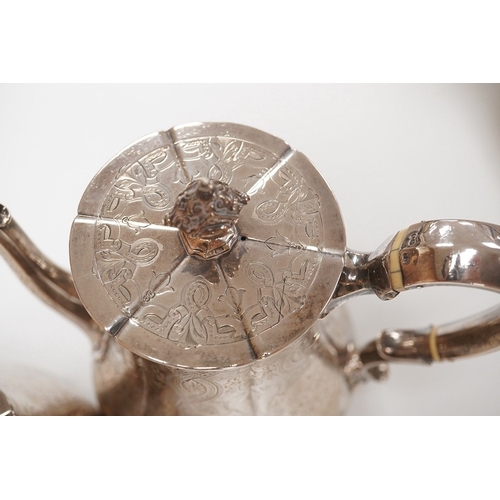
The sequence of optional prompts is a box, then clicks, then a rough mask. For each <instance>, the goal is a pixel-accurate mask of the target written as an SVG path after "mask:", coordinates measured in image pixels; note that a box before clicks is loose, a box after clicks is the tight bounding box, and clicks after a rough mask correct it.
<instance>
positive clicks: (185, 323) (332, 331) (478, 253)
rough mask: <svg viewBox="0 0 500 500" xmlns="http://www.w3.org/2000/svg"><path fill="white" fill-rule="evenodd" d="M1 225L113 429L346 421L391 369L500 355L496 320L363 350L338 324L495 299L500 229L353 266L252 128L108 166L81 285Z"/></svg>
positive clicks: (173, 133) (417, 235)
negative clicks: (227, 418)
mask: <svg viewBox="0 0 500 500" xmlns="http://www.w3.org/2000/svg"><path fill="white" fill-rule="evenodd" d="M0 208H1V210H0V250H2V253H3V254H4V255H5V256H6V258H7V260H8V261H9V263H10V264H11V265H12V267H13V268H14V270H15V271H16V272H17V273H18V274H19V275H20V277H21V278H22V279H23V280H24V281H25V282H26V283H27V284H28V285H29V286H30V288H31V289H32V290H33V291H34V292H35V293H37V294H38V295H39V296H40V297H41V298H42V299H43V300H44V301H45V302H47V303H48V304H49V305H51V306H52V307H54V308H55V309H56V310H58V311H59V312H61V313H63V314H65V315H66V316H67V317H69V318H70V319H71V320H73V321H74V322H75V323H77V324H78V325H79V326H80V327H82V328H83V329H84V330H85V331H86V332H87V333H88V335H89V338H90V339H91V341H92V344H93V348H94V359H95V366H94V374H95V385H96V390H97V394H98V399H99V405H100V409H99V412H100V413H102V414H104V415H336V414H340V413H342V412H343V411H344V410H345V405H346V402H347V400H348V396H349V393H350V391H351V390H352V388H353V387H355V386H356V385H357V384H358V383H359V382H361V381H364V380H367V379H370V378H375V379H378V380H380V379H384V378H385V377H386V376H387V372H388V364H389V363H391V362H397V361H408V362H417V363H432V362H438V361H442V360H446V359H454V358H457V357H462V356H468V355H472V354H478V353H483V352H489V351H491V350H494V349H496V348H497V347H498V346H499V345H500V328H499V327H500V308H498V307H496V308H494V309H492V310H490V311H487V312H485V313H481V314H480V315H478V316H476V317H474V318H471V319H469V320H466V321H459V322H456V323H453V324H449V325H445V326H431V327H429V328H427V329H424V330H395V329H391V330H385V331H383V332H382V333H381V334H380V335H379V336H378V337H377V338H376V339H374V340H373V341H372V342H370V343H369V344H368V345H366V346H365V347H363V348H362V349H358V348H357V347H356V346H355V344H354V342H353V339H352V338H351V337H350V334H349V332H350V328H349V320H348V318H347V316H346V315H345V311H344V309H343V308H342V307H339V306H341V305H342V304H343V303H344V302H346V301H347V300H348V299H350V298H353V297H357V296H359V295H363V294H375V295H377V296H378V297H379V298H380V299H382V300H389V299H392V298H394V297H396V296H397V295H398V294H399V293H400V292H402V291H405V290H410V289H414V288H420V287H423V286H427V285H437V284H456V285H465V286H472V287H477V288H484V289H489V290H493V291H498V290H499V287H500V226H495V225H492V224H488V223H483V222H475V221H467V220H434V221H424V222H419V223H417V224H414V225H412V226H410V227H408V228H406V229H403V230H402V231H400V232H398V233H397V234H396V235H394V236H392V237H391V238H389V239H388V240H387V241H386V242H385V243H384V244H383V245H381V246H380V247H379V249H378V250H376V251H374V252H372V253H362V252H355V251H352V250H349V249H347V247H346V236H345V230H344V225H343V222H342V218H341V214H340V210H339V207H338V204H337V201H336V200H335V197H334V195H333V194H332V192H331V190H330V188H329V187H328V186H327V184H326V183H325V181H324V180H323V178H322V177H321V175H320V174H319V173H318V171H317V170H316V169H315V168H314V166H313V165H312V163H311V162H310V161H309V160H308V159H307V158H306V157H305V156H304V155H303V154H301V153H299V152H298V151H296V150H294V149H292V148H291V147H290V146H289V145H288V144H286V143H285V142H284V141H282V140H280V139H278V138H276V137H273V136H271V135H269V134H267V133H265V132H262V131H259V130H256V129H253V128H250V127H247V126H243V125H236V124H228V123H195V124H188V125H182V126H178V127H174V128H172V129H170V130H168V131H162V132H158V133H155V134H151V135H149V136H147V137H145V138H143V139H140V140H139V141H137V142H135V143H133V144H131V145H130V146H129V147H127V148H126V149H124V150H123V151H122V152H120V153H119V154H118V155H117V156H115V157H114V158H113V159H112V160H111V161H109V162H108V163H107V164H106V165H105V166H104V167H103V169H102V170H101V171H100V172H99V173H98V174H97V175H96V176H95V177H94V179H93V180H92V181H91V183H90V185H89V186H88V188H87V190H86V191H85V193H84V195H83V197H82V199H81V202H80V205H79V207H78V215H77V217H76V219H75V221H74V223H73V226H72V230H71V236H70V261H71V274H69V273H67V272H66V271H64V270H62V269H60V268H59V267H58V266H56V265H55V264H53V263H52V262H50V260H48V259H47V258H46V257H45V256H44V255H43V254H42V253H41V252H40V251H39V250H38V249H37V248H36V247H35V246H34V245H33V243H32V242H31V241H30V240H29V239H28V237H27V236H26V235H25V234H24V233H23V231H22V230H21V228H20V227H19V226H18V224H17V223H16V222H15V220H14V219H13V218H12V216H11V214H10V212H9V211H8V210H7V209H6V208H5V207H3V206H0ZM0 389H2V386H1V380H0ZM8 398H9V394H8V393H7V392H5V394H4V400H5V401H8ZM13 399H14V397H13Z"/></svg>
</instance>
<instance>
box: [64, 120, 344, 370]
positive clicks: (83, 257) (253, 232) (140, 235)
mask: <svg viewBox="0 0 500 500" xmlns="http://www.w3.org/2000/svg"><path fill="white" fill-rule="evenodd" d="M344 252H345V233H344V226H343V223H342V219H341V215H340V210H339V207H338V205H337V202H336V200H335V198H334V196H333V194H332V192H331V190H330V188H329V187H328V185H327V184H326V182H325V181H324V180H323V178H322V177H321V175H320V174H319V173H318V171H317V170H316V169H315V168H314V166H313V165H312V163H311V162H310V161H309V160H308V159H307V158H306V157H305V156H304V155H303V154H301V153H299V152H298V151H296V150H294V149H291V148H290V146H288V145H287V144H286V143H285V142H283V141H282V140H280V139H278V138H276V137H273V136H271V135H269V134H267V133H264V132H262V131H259V130H256V129H254V128H251V127H247V126H243V125H236V124H228V123H194V124H188V125H181V126H178V127H174V128H172V129H170V130H168V131H162V132H158V133H154V134H151V135H149V136H147V137H145V138H143V139H140V140H139V141H137V142H135V143H133V144H131V145H130V146H129V147H127V148H126V149H125V150H123V151H122V152H121V153H119V154H118V155H117V156H115V157H114V158H113V159H112V160H111V161H109V162H108V163H107V164H106V165H105V166H104V167H103V168H102V170H101V171H100V172H99V173H98V174H97V175H96V176H95V177H94V179H93V180H92V181H91V183H90V185H89V186H88V188H87V190H86V191H85V193H84V195H83V197H82V200H81V202H80V205H79V208H78V215H77V217H76V219H75V221H74V223H73V226H72V229H71V238H70V260H71V269H72V274H73V278H74V281H75V285H76V288H77V290H78V293H79V295H80V298H81V300H82V302H83V304H84V306H85V307H86V309H87V310H88V312H89V314H90V315H91V316H92V317H93V318H94V319H95V321H97V322H98V323H99V324H100V325H101V326H102V327H103V328H105V329H106V330H107V331H108V332H109V333H110V334H111V335H113V336H115V337H116V339H117V341H118V342H120V343H121V344H122V345H123V346H125V347H126V348H128V349H129V350H131V351H132V352H134V353H136V354H137V355H139V356H142V357H145V358H148V359H150V360H153V361H156V362H159V363H163V364H166V365H170V366H178V367H189V368H223V367H229V366H238V365H244V364H248V363H250V362H252V361H254V360H256V359H260V358H264V357H266V356H269V355H270V354H272V353H274V352H277V351H279V350H281V349H282V348H284V347H285V346H287V345H288V344H289V343H291V342H292V341H293V340H295V339H296V338H298V337H299V336H300V335H301V334H302V333H304V332H306V331H307V330H308V329H309V328H310V327H311V326H312V325H313V323H314V322H315V321H316V320H317V319H318V318H319V316H320V315H321V312H322V311H323V309H324V308H325V306H326V305H327V304H328V302H329V300H330V298H331V297H332V294H333V292H334V290H335V287H336V285H337V282H338V280H339V277H340V274H341V271H342V267H343V255H344Z"/></svg>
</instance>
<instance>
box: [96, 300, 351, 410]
mask: <svg viewBox="0 0 500 500" xmlns="http://www.w3.org/2000/svg"><path fill="white" fill-rule="evenodd" d="M349 332H350V325H349V319H348V316H347V312H346V310H345V308H339V309H337V310H335V311H332V313H330V314H329V315H328V316H327V317H326V318H324V319H322V320H319V321H317V322H316V323H315V324H314V326H313V327H312V328H311V329H309V330H308V331H307V332H306V333H305V334H304V335H302V336H301V337H300V338H299V339H297V340H296V341H295V342H293V343H292V344H291V345H289V346H288V347H286V348H285V349H283V350H281V351H279V352H277V353H275V354H273V355H271V356H269V357H267V358H263V359H260V360H256V361H254V362H253V363H250V364H248V365H244V366H239V367H234V368H225V369H220V370H203V369H198V370H192V369H183V368H177V367H169V366H165V365H162V364H158V363H154V362H152V361H149V360H146V359H144V358H141V357H139V356H137V355H135V354H133V353H131V352H130V351H128V350H127V349H125V348H124V347H122V346H121V345H120V344H118V343H117V342H116V341H115V340H114V339H113V338H111V337H108V338H107V339H106V341H105V343H103V345H102V347H101V349H100V350H99V351H98V352H97V355H96V368H95V380H96V387H97V392H98V397H99V401H100V403H101V408H102V411H103V412H104V413H105V414H108V415H338V414H341V413H342V412H343V411H344V410H345V407H346V404H347V400H348V397H349V386H348V383H347V381H346V378H345V375H344V372H343V370H342V368H341V367H340V365H339V363H338V356H337V354H338V351H339V350H342V349H344V348H345V347H346V345H347V343H348V341H349V339H350V334H349Z"/></svg>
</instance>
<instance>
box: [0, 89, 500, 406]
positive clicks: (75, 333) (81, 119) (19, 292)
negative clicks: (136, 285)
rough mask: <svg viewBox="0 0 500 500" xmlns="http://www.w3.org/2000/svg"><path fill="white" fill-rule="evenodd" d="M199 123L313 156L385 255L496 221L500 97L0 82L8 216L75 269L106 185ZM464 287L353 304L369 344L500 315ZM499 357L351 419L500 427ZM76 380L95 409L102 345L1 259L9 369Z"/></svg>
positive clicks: (367, 392) (355, 232)
mask: <svg viewBox="0 0 500 500" xmlns="http://www.w3.org/2000/svg"><path fill="white" fill-rule="evenodd" d="M192 121H230V122H236V123H243V124H246V125H250V126H254V127H257V128H260V129H262V130H264V131H266V132H269V133H271V134H273V135H276V136H278V137H280V138H282V139H284V140H285V141H287V142H288V143H289V144H291V146H292V147H294V148H296V149H298V150H300V151H302V152H303V153H305V154H306V155H307V156H308V157H309V158H310V159H311V161H312V162H313V163H314V164H315V165H316V167H317V168H318V170H319V171H320V172H321V173H322V174H323V176H324V177H325V178H326V180H327V182H328V183H329V185H330V186H331V187H332V190H333V192H334V193H335V195H336V197H337V200H338V202H339V204H340V206H341V209H342V213H343V217H344V222H345V225H346V232H347V241H348V246H349V247H351V248H353V249H356V250H363V251H368V250H373V249H375V247H377V246H378V245H379V244H380V243H382V241H383V240H385V239H386V238H387V237H388V236H390V235H393V234H395V233H396V232H397V231H398V230H400V229H403V228H405V227H407V226H408V225H410V224H412V223H415V222H418V221H420V220H423V219H434V218H468V219H474V220H483V221H489V222H492V223H496V224H500V210H499V208H500V197H499V195H498V193H499V192H500V168H499V167H500V140H499V138H500V86H499V85H447V84H441V85H421V84H417V85H397V84H391V85H383V84H377V85H367V84H360V85H333V84H328V85H315V84H274V85H271V84H249V85H244V84H235V85H229V84H228V85H223V84H192V85H188V84H176V85H166V84H158V85H83V86H80V85H2V86H0V147H1V153H2V154H1V166H0V172H1V178H0V203H3V204H4V205H6V206H7V207H9V209H10V210H11V212H12V214H13V216H14V217H15V218H16V220H17V221H18V222H19V223H20V224H21V226H22V227H23V228H24V230H25V231H26V232H27V233H28V235H29V236H30V237H31V238H32V239H33V241H34V242H35V243H36V244H37V245H39V247H40V248H41V249H42V250H43V251H44V252H45V253H46V254H47V255H48V256H49V257H50V258H51V259H52V260H54V261H55V262H56V263H58V264H59V265H61V266H64V267H67V268H69V259H68V238H69V231H70V227H71V223H72V220H73V218H74V216H75V215H76V210H77V206H78V203H79V200H80V197H81V195H82V194H83V191H84V189H85V188H86V186H87V184H88V183H89V182H90V180H91V179H92V177H93V176H94V175H95V173H96V172H97V171H98V170H99V169H100V168H101V167H102V166H103V165H104V164H105V163H106V162H107V161H108V160H109V159H110V158H111V157H112V156H113V155H114V154H115V153H117V152H118V151H120V150H121V149H123V148H124V147H125V146H127V145H128V144H129V143H130V142H133V141H135V140H136V139H138V138H140V137H142V136H144V135H146V134H148V133H150V132H154V131H157V130H161V129H166V128H170V127H171V126H174V125H179V124H182V123H186V122H192ZM497 300H498V297H497V296H496V295H495V294H492V293H487V292H482V291H477V290H470V289H453V288H448V287H446V288H429V289H425V290H419V291H413V292H407V293H406V294H402V295H400V296H399V297H397V298H396V299H395V300H394V301H391V302H385V303H384V302H381V301H379V300H378V299H377V298H376V297H374V296H373V297H372V296H370V297H362V298H359V299H357V300H354V301H352V302H351V303H350V304H348V305H347V307H348V308H349V311H350V314H351V317H352V321H353V326H354V330H355V337H356V343H357V344H358V345H359V346H362V345H363V344H364V343H366V342H368V341H369V340H371V339H372V338H373V336H374V335H376V334H377V332H379V331H380V330H381V329H382V328H386V327H403V328H404V327H410V328H411V327H423V326H427V325H429V324H431V323H434V324H439V323H442V322H448V321H451V320H454V319H456V318H458V317H462V316H465V315H468V314H470V313H474V312H478V311H480V310H481V309H483V308H486V307H489V306H491V305H494V304H495V303H496V302H497ZM499 361H500V352H499V353H493V354H490V355H488V356H483V357H478V358H473V359H468V360H460V361H456V362H454V363H443V364H440V365H433V366H431V367H427V366H408V365H405V366H403V365H397V366H391V373H390V378H389V380H388V381H387V382H385V383H375V382H371V383H369V384H366V385H364V386H362V387H360V388H358V390H356V391H355V393H354V394H353V398H352V400H351V404H350V406H349V409H348V414H351V415H369V414H371V415H373V414H375V415H401V414H403V415H440V414H447V415H482V414H492V415H498V414H500V386H499V384H498V379H499V375H500V363H499ZM7 362H9V363H10V362H13V363H16V364H19V363H23V364H26V365H28V366H32V367H38V368H42V369H44V370H46V371H49V372H51V373H54V374H56V375H58V376H61V377H64V378H65V379H66V380H68V381H69V382H70V383H71V384H72V385H73V386H74V387H75V388H76V390H77V391H79V392H80V393H81V394H84V395H86V396H87V397H88V398H93V397H94V394H93V388H92V372H91V351H90V343H89V342H88V340H87V338H86V337H85V335H84V334H83V333H81V332H80V331H79V330H78V329H77V328H76V327H74V326H73V325H72V324H71V323H69V322H68V321H67V320H66V319H64V318H62V317H59V316H58V315H57V313H55V312H54V311H52V310H50V309H49V308H48V307H46V306H45V305H44V304H42V303H41V302H40V301H39V300H38V299H37V298H35V297H34V296H33V295H31V293H30V292H29V291H27V289H25V288H24V286H23V285H22V284H21V283H20V282H19V280H18V279H17V278H16V277H15V276H14V274H13V272H12V271H11V270H10V268H9V267H8V266H7V265H6V264H5V263H4V262H3V261H2V262H0V363H2V364H4V363H7Z"/></svg>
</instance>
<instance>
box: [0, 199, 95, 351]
mask: <svg viewBox="0 0 500 500" xmlns="http://www.w3.org/2000/svg"><path fill="white" fill-rule="evenodd" d="M0 254H2V255H3V256H4V257H5V259H6V260H7V262H8V263H9V265H10V266H11V267H12V269H13V270H14V272H15V273H16V274H17V275H18V276H19V278H20V279H21V280H22V281H23V283H25V284H26V285H27V286H28V288H30V289H31V291H32V292H33V293H35V294H36V295H37V296H38V297H39V298H41V299H42V300H43V301H44V302H45V303H47V304H48V305H49V306H51V307H52V308H53V309H55V310H57V311H59V312H60V313H62V314H64V315H65V316H66V317H67V318H69V319H70V320H71V321H73V322H74V323H76V324H77V325H78V326H79V327H80V328H83V330H85V331H86V332H87V333H88V334H89V336H90V337H91V340H92V341H93V343H94V345H95V346H96V345H98V342H99V341H100V340H101V338H102V336H103V334H104V330H103V329H101V327H100V326H99V325H98V324H97V323H96V322H95V321H94V320H93V319H92V318H91V317H90V315H89V314H88V312H87V311H86V309H85V308H84V307H83V305H82V303H81V301H80V298H79V297H78V294H77V292H76V289H75V285H74V283H73V278H72V277H71V275H70V274H69V273H68V272H66V271H64V270H63V269H61V268H60V267H58V266H57V265H55V264H54V263H52V262H51V261H50V260H49V259H47V257H45V256H44V255H43V254H42V253H41V252H40V250H39V249H38V248H37V247H36V246H35V245H34V244H33V242H32V241H31V240H30V239H29V238H28V236H26V234H25V233H24V231H23V230H22V229H21V227H20V226H19V225H18V224H17V223H16V221H15V220H14V219H13V218H12V216H11V215H10V213H9V211H8V210H7V208H6V207H4V206H3V205H1V204H0Z"/></svg>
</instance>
